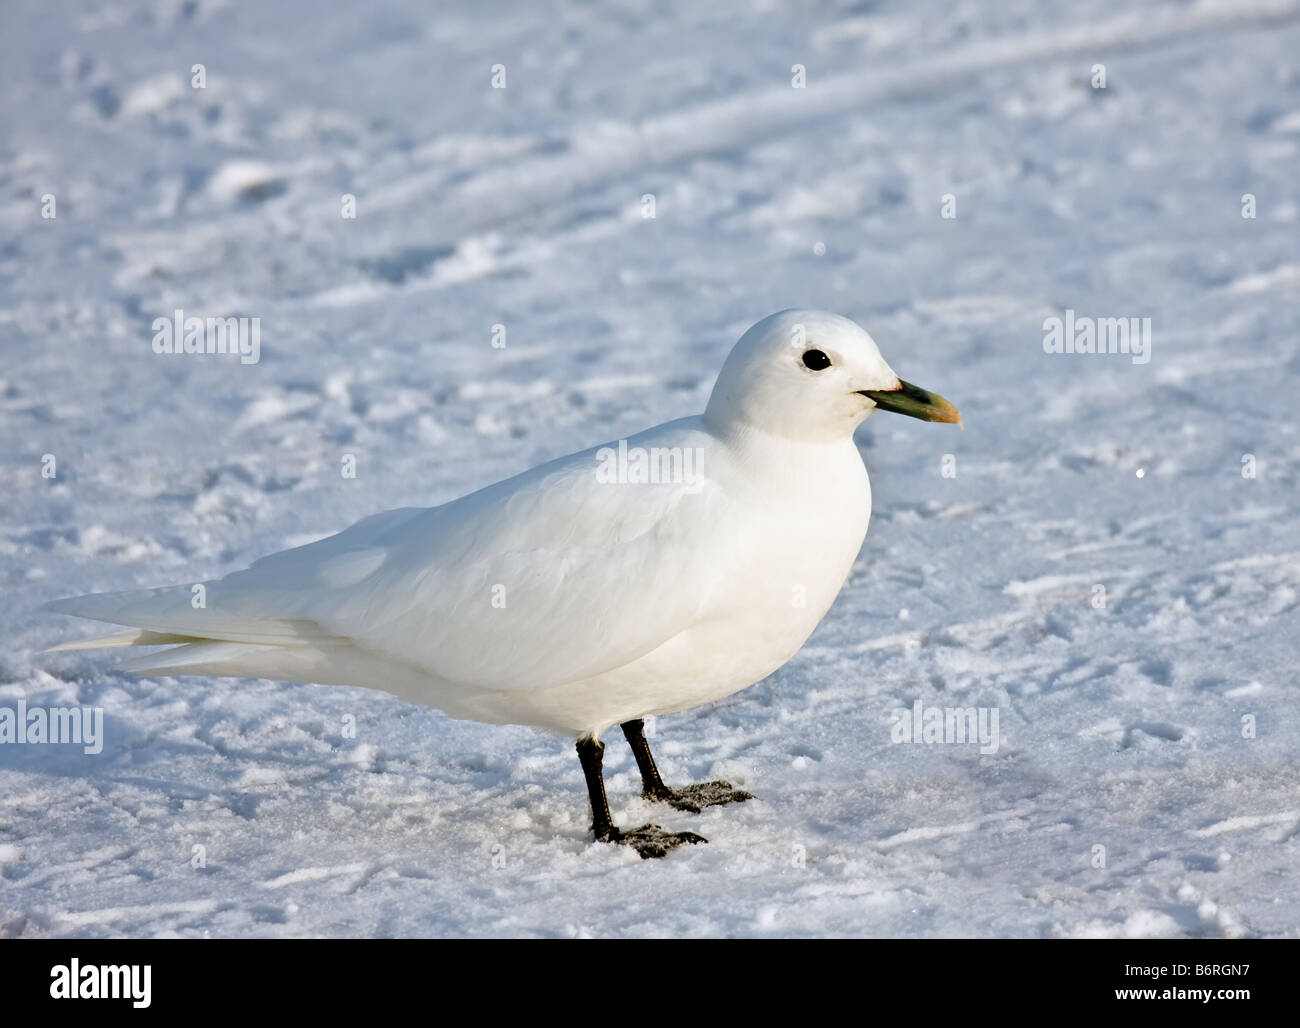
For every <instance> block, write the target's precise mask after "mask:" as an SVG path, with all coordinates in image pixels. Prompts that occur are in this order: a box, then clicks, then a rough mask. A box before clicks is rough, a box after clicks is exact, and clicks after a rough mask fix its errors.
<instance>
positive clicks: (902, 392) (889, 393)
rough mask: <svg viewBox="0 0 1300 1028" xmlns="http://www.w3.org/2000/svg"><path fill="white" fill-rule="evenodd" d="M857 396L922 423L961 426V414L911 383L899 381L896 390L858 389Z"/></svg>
mask: <svg viewBox="0 0 1300 1028" xmlns="http://www.w3.org/2000/svg"><path fill="white" fill-rule="evenodd" d="M858 392H859V394H860V395H862V396H865V397H867V398H868V399H869V400H874V401H875V404H876V406H877V407H879V408H880V409H881V410H891V411H893V412H894V413H895V414H906V415H907V416H908V417H909V418H920V419H921V420H922V421H946V422H947V423H948V424H950V425H960V424H961V412H960V411H959V410H957V408H956V407H954V406H953V405H952V404H951V403H949V402H948V401H947V400H945V399H944V398H943V397H942V396H940V395H939V394H938V393H931V392H927V391H926V390H924V389H922V388H921V387H920V386H914V385H912V383H911V382H904V381H902V380H901V379H900V380H899V384H898V388H897V389H860V390H858Z"/></svg>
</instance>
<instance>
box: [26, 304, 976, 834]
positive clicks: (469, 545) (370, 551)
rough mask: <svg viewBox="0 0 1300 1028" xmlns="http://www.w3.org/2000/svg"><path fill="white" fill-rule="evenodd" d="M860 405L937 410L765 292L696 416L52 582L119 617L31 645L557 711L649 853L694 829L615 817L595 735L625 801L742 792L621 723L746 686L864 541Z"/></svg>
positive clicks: (593, 791)
mask: <svg viewBox="0 0 1300 1028" xmlns="http://www.w3.org/2000/svg"><path fill="white" fill-rule="evenodd" d="M877 410H883V411H893V412H896V413H899V414H906V415H909V416H911V417H914V418H921V419H923V420H926V421H939V422H950V423H955V424H959V425H960V424H961V415H960V414H959V413H958V412H957V409H956V408H955V407H954V406H953V405H952V404H951V403H949V402H948V401H947V400H945V399H944V398H943V397H941V396H938V395H936V394H935V393H931V392H927V391H926V390H924V389H921V388H919V387H917V386H914V385H911V384H910V383H908V382H904V381H902V380H901V379H900V378H899V377H898V376H897V375H896V374H895V373H894V372H893V370H891V368H890V367H889V365H888V364H886V363H885V360H884V358H883V357H881V355H880V351H879V349H878V348H877V347H876V344H875V342H874V341H873V340H872V338H871V336H870V335H868V334H867V332H866V331H865V330H864V329H862V328H861V327H860V326H858V325H857V324H856V323H854V322H853V321H850V320H849V319H847V318H844V317H840V316H838V315H835V314H829V313H825V312H820V311H812V310H786V311H781V312H778V313H776V314H773V315H771V316H769V317H767V318H764V319H763V320H762V321H759V322H758V323H757V324H755V325H754V326H753V327H752V328H750V329H749V331H747V332H746V333H745V334H744V335H743V336H742V337H741V339H740V340H739V342H737V343H736V345H735V347H734V348H733V349H732V351H731V353H730V354H729V355H728V357H727V359H726V361H725V362H724V363H723V366H722V370H721V372H720V373H719V375H718V379H717V382H716V384H715V385H714V387H713V391H712V393H711V394H710V396H709V400H708V404H707V406H706V407H705V410H704V413H703V414H699V415H696V416H693V417H687V418H681V419H679V420H676V421H669V422H667V423H665V424H662V425H658V426H656V427H655V428H651V429H648V430H646V431H644V432H641V433H639V434H637V435H634V436H631V437H629V438H627V439H621V440H617V441H615V442H612V443H608V444H605V445H603V446H600V447H594V448H592V449H589V450H584V451H582V452H580V453H575V454H571V455H569V456H567V457H561V458H559V459H557V460H553V461H551V462H549V463H546V464H542V465H539V466H538V467H535V468H533V469H531V470H529V471H525V472H523V473H522V474H519V475H516V476H514V477H513V478H507V479H505V480H504V481H501V482H497V483H496V484H494V485H489V486H487V487H486V488H483V489H480V490H479V491H477V492H474V493H470V494H468V495H466V496H462V497H460V498H459V499H456V500H452V501H450V502H448V503H444V504H443V505H441V506H438V507H428V508H412V507H408V508H402V509H398V510H391V511H388V512H386V513H382V514H376V515H374V516H372V517H369V518H365V519H363V520H362V521H359V522H357V523H356V524H354V525H352V526H351V527H350V528H346V529H344V530H343V531H342V532H339V533H338V534H337V535H333V536H329V537H328V538H325V539H321V540H319V541H318V542H314V543H310V544H308V545H306V546H299V547H296V548H294V549H289V550H284V551H281V552H279V553H273V554H271V555H270V556H267V557H263V558H262V559H261V560H258V561H256V562H254V563H253V564H252V565H251V566H250V567H248V568H247V569H245V570H242V571H237V572H234V573H232V574H229V575H227V576H226V577H224V578H220V579H216V580H213V581H208V582H203V583H200V585H201V586H202V588H201V589H200V588H199V587H198V586H196V585H191V584H186V585H177V586H171V587H166V588H161V589H150V590H136V591H128V592H117V593H99V594H94V595H89V596H78V597H73V598H70V599H64V600H59V601H56V602H55V603H53V604H51V605H50V609H52V610H55V611H57V612H60V613H65V614H75V615H78V616H80V617H84V618H91V619H94V620H97V621H104V622H109V623H111V624H115V625H126V626H130V630H129V631H126V632H120V633H117V634H114V635H109V636H102V637H98V638H94V639H86V640H80V641H76V642H71V643H65V644H63V645H62V646H57V647H54V649H55V650H62V649H83V648H90V647H97V646H144V647H158V646H164V647H166V648H165V649H153V650H151V651H149V652H147V653H145V654H143V655H140V656H137V657H135V658H134V659H132V660H129V661H127V662H125V663H124V664H123V665H122V669H123V670H126V671H131V672H135V673H141V674H145V673H147V674H153V675H203V676H228V677H258V678H268V679H278V680H285V681H296V682H314V683H319V684H323V685H360V686H367V687H370V688H374V689H380V690H383V691H385V692H389V693H392V694H394V695H396V696H399V697H401V698H402V699H405V700H408V701H411V702H414V703H420V704H423V705H425V706H428V707H433V708H436V709H438V710H441V711H443V712H445V713H446V714H448V715H450V716H451V717H454V718H463V719H469V720H474V721H484V722H489V723H496V724H522V725H532V726H535V727H538V728H542V729H548V730H552V731H555V732H560V733H567V734H569V735H570V736H572V737H576V739H577V749H578V757H579V760H580V761H581V764H582V770H583V773H584V775H585V778H586V784H587V790H588V794H589V797H590V802H591V813H592V826H591V830H592V833H593V835H594V837H595V839H596V840H598V841H601V842H607V843H619V844H623V845H627V846H630V847H631V848H633V849H635V850H636V852H637V853H639V854H640V855H641V856H642V857H659V856H663V855H664V854H666V853H667V852H669V851H670V850H672V849H675V848H676V847H678V846H681V845H682V844H685V843H700V842H705V841H706V840H705V839H703V838H702V837H701V836H699V835H696V834H695V833H693V832H669V831H665V830H664V829H662V828H660V827H659V826H658V825H654V824H648V825H644V826H642V827H640V828H636V829H632V830H622V829H619V828H618V827H617V826H616V825H615V824H614V823H613V820H612V818H611V816H610V810H609V802H608V800H607V798H606V794H605V783H604V775H603V772H602V760H603V755H604V751H605V746H604V743H603V742H602V741H601V737H602V735H603V734H604V733H605V732H606V731H608V730H609V729H611V728H612V727H613V726H614V725H620V726H621V727H622V730H623V733H624V735H625V736H626V738H627V741H628V743H629V745H630V746H631V747H632V751H633V755H634V756H635V758H636V763H637V767H638V770H639V771H640V773H641V778H642V787H643V795H644V796H645V797H646V798H647V799H649V800H652V801H662V802H666V803H669V804H671V805H672V806H674V807H676V808H678V809H681V810H685V811H690V812H695V813H698V812H699V811H700V810H701V809H702V808H704V807H709V806H715V805H718V804H723V803H731V802H737V801H741V800H746V799H751V798H752V797H751V796H750V794H749V793H746V792H743V791H741V790H739V789H735V788H733V787H732V786H731V784H730V783H728V782H725V781H718V782H708V783H704V784H701V785H692V786H686V787H684V788H679V789H672V788H669V787H668V786H667V785H665V784H664V782H663V780H662V778H661V777H660V775H659V771H658V768H657V767H656V765H655V761H654V757H653V755H652V754H651V752H650V747H649V744H648V743H647V741H646V736H645V730H644V720H645V718H647V717H651V716H654V715H660V714H668V713H672V712H675V711H680V710H685V709H688V708H691V707H696V706H700V705H702V704H706V703H711V702H713V701H716V700H720V699H722V698H724V697H726V696H730V695H732V694H733V693H736V692H738V691H739V690H741V689H744V688H745V687H746V686H749V685H752V684H753V683H755V682H757V681H759V680H761V679H763V678H765V677H767V676H768V675H770V674H771V673H772V672H773V671H775V670H776V669H777V668H779V667H781V666H782V665H783V664H785V663H786V661H788V660H789V659H790V658H791V657H792V656H794V654H795V653H796V652H797V651H798V650H799V648H800V647H801V646H802V645H803V643H804V641H805V640H806V639H807V638H808V636H809V635H810V634H812V631H813V629H814V628H815V627H816V626H817V624H818V622H820V621H821V619H822V617H823V616H824V615H825V614H826V612H827V611H828V610H829V609H830V606H831V604H832V602H833V601H834V600H835V597H836V595H837V594H838V593H839V591H840V587H841V586H842V585H843V584H844V580H845V578H846V577H847V576H848V573H849V571H850V569H851V568H852V566H853V562H854V561H855V560H856V559H857V555H858V552H859V550H860V549H861V547H862V543H863V541H864V539H865V538H866V533H867V524H868V521H869V520H870V517H871V484H870V481H869V479H868V477H867V470H866V468H865V467H864V466H863V463H862V458H861V456H860V455H859V452H858V449H857V446H856V445H855V444H854V442H853V433H854V430H855V429H856V428H857V426H858V425H859V424H861V423H862V422H863V421H864V420H865V419H866V418H867V417H868V416H869V415H870V414H872V413H873V412H874V411H877Z"/></svg>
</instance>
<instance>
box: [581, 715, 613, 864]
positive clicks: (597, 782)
mask: <svg viewBox="0 0 1300 1028" xmlns="http://www.w3.org/2000/svg"><path fill="white" fill-rule="evenodd" d="M604 756H605V744H604V743H603V742H598V741H597V740H595V739H593V738H591V737H590V736H588V737H587V738H585V739H579V740H578V759H579V760H580V761H582V773H583V774H584V775H586V776H587V795H588V796H589V797H591V830H592V832H594V833H595V835H596V841H597V842H614V841H616V836H617V835H618V829H617V828H615V827H614V822H613V820H612V819H611V818H610V816H609V800H608V799H606V797H605V773H604V770H603V768H602V767H601V762H602V761H603V759H604Z"/></svg>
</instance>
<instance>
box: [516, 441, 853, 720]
mask: <svg viewBox="0 0 1300 1028" xmlns="http://www.w3.org/2000/svg"><path fill="white" fill-rule="evenodd" d="M720 456H721V455H718V456H715V457H714V462H713V469H714V474H715V475H716V477H717V479H718V480H719V481H720V483H721V484H723V485H724V486H725V487H726V488H727V490H728V492H729V493H732V494H733V495H734V496H735V497H736V499H735V502H734V503H733V504H731V505H730V517H731V518H732V519H733V520H734V523H733V524H732V525H731V526H730V532H731V534H732V536H733V538H734V540H735V542H736V544H737V547H738V549H739V551H740V559H739V560H736V561H732V562H730V563H729V564H728V565H727V570H726V572H725V573H724V574H722V575H721V576H720V577H719V579H718V580H717V581H716V582H715V589H714V592H713V594H712V595H711V596H710V597H709V599H708V602H707V604H706V607H705V609H704V610H703V611H702V615H701V617H700V618H699V619H698V620H696V621H695V622H694V623H693V624H691V625H690V626H689V627H687V628H686V629H684V630H683V631H681V632H679V633H678V634H676V635H675V636H673V637H672V638H671V639H668V640H667V641H665V642H664V643H662V644H661V645H660V646H658V647H657V648H655V649H654V650H652V651H651V652H649V653H647V654H645V655H644V656H642V657H640V658H638V659H637V660H634V661H632V662H630V663H628V664H625V665H623V666H621V667H618V668H615V669H613V670H611V671H608V672H606V673H604V674H602V675H599V676H596V677H594V678H590V679H586V680H583V681H578V682H570V683H565V684H563V685H559V686H555V687H552V688H549V689H546V690H542V691H539V692H537V693H535V694H533V695H531V696H529V697H527V698H523V697H519V696H513V697H511V699H510V703H511V706H512V710H513V713H512V717H515V718H517V717H518V716H519V713H520V712H519V703H520V701H521V700H524V702H525V703H527V705H528V706H530V707H533V708H534V710H533V714H532V717H533V721H534V723H538V724H545V725H548V726H550V727H554V728H559V729H564V730H568V731H574V732H577V733H579V734H583V733H587V732H592V733H594V734H597V735H598V734H599V733H600V732H602V731H604V730H605V729H607V728H609V727H610V726H612V725H614V724H618V723H621V722H623V721H627V720H630V719H632V718H636V717H643V716H647V715H651V714H664V713H669V712H672V711H677V710H684V709H686V708H689V707H694V706H698V705H700V704H703V703H708V702H712V701H715V700H718V699H721V698H723V697H725V696H729V695H731V694H732V693H734V692H736V691H737V690H740V689H743V688H745V687H746V686H748V685H752V684H753V683H754V682H757V681H759V680H760V679H762V678H764V677H766V676H767V675H769V674H771V673H772V672H773V671H775V670H776V669H777V668H779V667H780V666H781V665H782V664H784V663H785V662H786V661H787V660H789V659H790V657H792V656H793V655H794V653H795V652H796V651H797V650H798V649H799V647H800V646H802V645H803V643H804V641H805V640H806V639H807V638H808V636H809V635H810V634H811V633H812V631H813V629H814V628H816V627H817V624H818V622H820V621H821V619H822V617H823V616H824V615H825V613H826V611H827V610H828V609H829V608H830V606H831V604H832V603H833V602H834V600H835V597H836V595H837V594H838V593H839V590H840V587H841V586H842V585H843V583H844V580H845V578H846V577H847V576H848V573H849V570H850V569H851V568H852V566H853V561H854V560H855V558H856V557H857V554H858V551H859V549H860V548H861V545H862V541H863V538H864V537H865V535H866V531H867V525H868V522H869V520H870V516H871V486H870V482H869V480H868V478H867V473H866V469H865V468H864V467H863V465H862V460H861V458H860V457H859V455H858V452H857V448H856V447H855V446H854V445H853V443H852V441H851V440H848V441H846V442H845V443H844V444H843V445H833V446H832V445H827V446H817V447H807V446H798V447H796V446H790V445H788V444H784V443H778V442H777V441H775V440H766V439H751V440H748V441H747V443H746V445H744V446H742V447H741V452H739V453H735V454H729V455H728V457H727V458H726V459H725V460H726V462H725V463H722V466H721V467H719V463H721V462H720V461H719V457H720ZM700 559H701V560H707V559H709V555H708V554H701V558H700ZM628 587H629V589H633V590H635V588H636V583H635V582H630V583H628ZM647 602H652V601H651V600H650V598H647Z"/></svg>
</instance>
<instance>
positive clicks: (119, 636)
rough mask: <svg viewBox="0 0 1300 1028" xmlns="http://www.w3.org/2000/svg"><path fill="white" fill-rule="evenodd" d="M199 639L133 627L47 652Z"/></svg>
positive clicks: (148, 644)
mask: <svg viewBox="0 0 1300 1028" xmlns="http://www.w3.org/2000/svg"><path fill="white" fill-rule="evenodd" d="M197 641H198V640H197V639H196V638H195V637H194V636H192V635H174V634H172V633H169V632H150V631H149V630H148V629H141V628H131V629H128V630H127V631H125V632H114V633H113V634H112V635H97V636H94V637H93V638H91V639H73V640H72V641H71V642H65V643H59V645H58V646H51V647H50V648H49V649H48V650H45V651H44V652H45V653H60V652H62V651H63V650H94V649H100V648H101V647H102V648H104V649H107V648H109V647H114V646H167V645H169V644H171V643H192V642H197Z"/></svg>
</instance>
